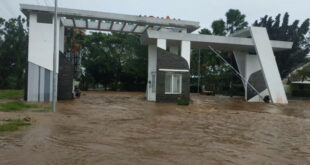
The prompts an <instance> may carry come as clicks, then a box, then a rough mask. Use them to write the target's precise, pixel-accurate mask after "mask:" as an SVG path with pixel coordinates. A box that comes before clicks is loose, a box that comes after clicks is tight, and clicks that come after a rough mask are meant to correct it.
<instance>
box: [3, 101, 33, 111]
mask: <svg viewBox="0 0 310 165" xmlns="http://www.w3.org/2000/svg"><path fill="white" fill-rule="evenodd" d="M30 108H38V106H37V105H34V104H26V103H24V102H22V101H11V102H6V103H1V104H0V111H2V112H20V111H23V110H25V109H30Z"/></svg>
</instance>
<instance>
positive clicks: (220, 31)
mask: <svg viewBox="0 0 310 165" xmlns="http://www.w3.org/2000/svg"><path fill="white" fill-rule="evenodd" d="M212 29H213V34H215V35H221V36H225V35H226V26H225V22H224V21H223V20H222V19H220V20H216V21H213V23H212Z"/></svg>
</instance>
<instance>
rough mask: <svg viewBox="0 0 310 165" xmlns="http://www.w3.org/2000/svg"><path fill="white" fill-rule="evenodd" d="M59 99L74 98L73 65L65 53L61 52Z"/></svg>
mask: <svg viewBox="0 0 310 165" xmlns="http://www.w3.org/2000/svg"><path fill="white" fill-rule="evenodd" d="M57 93H58V97H57V98H58V100H71V99H73V97H72V93H73V65H72V63H71V62H70V61H68V60H67V59H66V57H65V55H64V54H62V53H60V54H59V73H58V92H57Z"/></svg>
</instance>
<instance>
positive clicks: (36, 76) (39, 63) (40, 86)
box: [27, 13, 64, 102]
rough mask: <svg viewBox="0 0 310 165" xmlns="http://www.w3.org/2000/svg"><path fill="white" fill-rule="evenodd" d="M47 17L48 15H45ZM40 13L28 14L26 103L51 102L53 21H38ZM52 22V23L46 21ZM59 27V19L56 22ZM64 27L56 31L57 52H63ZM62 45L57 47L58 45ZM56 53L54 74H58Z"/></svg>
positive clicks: (51, 18)
mask: <svg viewBox="0 0 310 165" xmlns="http://www.w3.org/2000/svg"><path fill="white" fill-rule="evenodd" d="M47 16H48V15H47ZM39 17H40V13H30V14H29V41H28V75H27V76H28V86H27V101H33V102H39V101H41V102H43V101H45V102H48V101H51V93H52V88H51V86H52V77H51V76H52V71H53V54H54V23H55V22H54V19H53V16H52V15H50V19H46V16H45V17H44V18H43V19H42V18H40V19H38V18H39ZM48 20H52V21H50V22H49V21H48ZM56 23H57V24H58V27H59V26H60V19H59V18H58V20H57V22H56ZM63 35H64V27H63V26H62V27H61V28H59V29H58V31H57V39H56V40H57V41H58V42H57V45H56V47H57V50H59V49H61V50H62V51H63V50H64V36H63ZM60 42H61V43H62V44H61V46H59V43H60ZM58 53H59V52H58V51H57V58H56V61H57V62H56V73H58V59H59V58H58Z"/></svg>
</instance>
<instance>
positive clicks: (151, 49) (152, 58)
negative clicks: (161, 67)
mask: <svg viewBox="0 0 310 165" xmlns="http://www.w3.org/2000/svg"><path fill="white" fill-rule="evenodd" d="M156 68H157V46H156V45H149V46H148V78H147V86H146V96H147V100H148V101H156V93H152V86H151V85H152V84H151V83H152V73H153V72H156Z"/></svg>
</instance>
